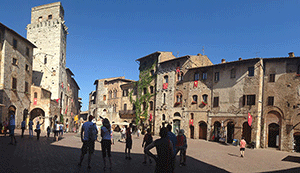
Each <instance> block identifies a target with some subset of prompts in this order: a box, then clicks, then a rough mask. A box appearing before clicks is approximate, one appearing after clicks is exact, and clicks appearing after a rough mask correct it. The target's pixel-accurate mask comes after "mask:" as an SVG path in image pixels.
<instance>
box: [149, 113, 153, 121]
mask: <svg viewBox="0 0 300 173" xmlns="http://www.w3.org/2000/svg"><path fill="white" fill-rule="evenodd" d="M152 118H153V117H152V114H151V113H150V118H149V121H152Z"/></svg>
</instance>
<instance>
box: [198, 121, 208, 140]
mask: <svg viewBox="0 0 300 173" xmlns="http://www.w3.org/2000/svg"><path fill="white" fill-rule="evenodd" d="M206 136H207V124H206V123H205V122H204V121H201V122H199V139H205V140H206Z"/></svg>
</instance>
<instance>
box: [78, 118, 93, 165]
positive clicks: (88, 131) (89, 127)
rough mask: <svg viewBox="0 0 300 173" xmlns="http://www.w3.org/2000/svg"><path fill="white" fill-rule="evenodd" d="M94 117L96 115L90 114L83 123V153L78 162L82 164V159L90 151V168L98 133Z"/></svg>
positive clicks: (81, 134)
mask: <svg viewBox="0 0 300 173" xmlns="http://www.w3.org/2000/svg"><path fill="white" fill-rule="evenodd" d="M93 119H94V117H93V116H92V115H90V116H89V121H87V122H85V123H84V124H83V125H82V128H81V133H80V136H81V141H82V143H83V144H82V147H81V155H80V161H79V163H78V166H81V164H82V161H83V159H84V155H85V154H87V152H89V155H88V169H91V159H92V154H93V153H94V150H95V140H96V139H97V134H98V130H97V127H96V125H94V124H93V122H92V120H93ZM93 136H94V137H93ZM95 136H96V137H95Z"/></svg>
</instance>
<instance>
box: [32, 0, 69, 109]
mask: <svg viewBox="0 0 300 173" xmlns="http://www.w3.org/2000/svg"><path fill="white" fill-rule="evenodd" d="M26 29H27V39H28V40H29V41H31V42H32V43H33V44H34V45H36V46H37V48H36V49H34V51H33V75H32V76H33V77H32V82H33V84H34V85H36V86H41V87H42V88H45V89H47V90H49V91H51V93H52V95H51V99H60V108H62V109H64V107H65V106H64V104H63V102H64V100H65V98H64V97H65V95H66V89H65V88H66V83H67V74H66V38H67V34H68V31H67V30H68V28H67V27H66V25H65V21H64V9H63V7H62V5H61V3H60V2H55V3H51V4H46V5H41V6H37V7H33V8H32V9H31V23H30V24H28V25H27V28H26Z"/></svg>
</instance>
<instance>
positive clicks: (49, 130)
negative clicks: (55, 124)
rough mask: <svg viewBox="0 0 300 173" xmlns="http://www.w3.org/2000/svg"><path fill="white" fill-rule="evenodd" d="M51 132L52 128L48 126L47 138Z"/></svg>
mask: <svg viewBox="0 0 300 173" xmlns="http://www.w3.org/2000/svg"><path fill="white" fill-rule="evenodd" d="M50 132H51V129H50V126H48V127H47V138H49V137H50Z"/></svg>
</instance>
